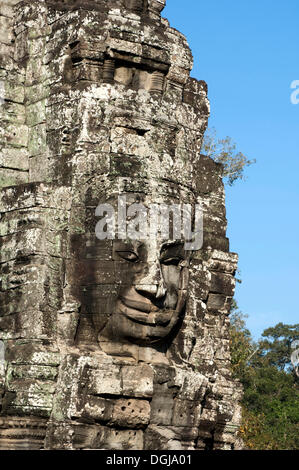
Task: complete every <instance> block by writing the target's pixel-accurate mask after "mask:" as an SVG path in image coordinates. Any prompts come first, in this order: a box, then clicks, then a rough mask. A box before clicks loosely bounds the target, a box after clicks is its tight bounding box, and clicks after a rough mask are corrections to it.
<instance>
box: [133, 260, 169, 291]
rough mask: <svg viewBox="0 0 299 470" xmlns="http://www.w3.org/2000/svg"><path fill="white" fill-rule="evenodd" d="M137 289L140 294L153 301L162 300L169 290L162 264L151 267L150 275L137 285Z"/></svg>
mask: <svg viewBox="0 0 299 470" xmlns="http://www.w3.org/2000/svg"><path fill="white" fill-rule="evenodd" d="M135 289H136V291H137V292H138V293H139V294H141V295H144V296H146V297H149V298H152V299H161V298H162V297H164V296H165V295H166V292H167V289H166V285H165V283H164V279H163V275H162V271H161V267H160V264H159V265H158V264H156V265H153V266H151V268H150V269H149V271H148V273H147V274H146V275H145V276H144V277H143V278H142V279H140V280H139V282H137V283H136V285H135Z"/></svg>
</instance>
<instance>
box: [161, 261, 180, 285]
mask: <svg viewBox="0 0 299 470" xmlns="http://www.w3.org/2000/svg"><path fill="white" fill-rule="evenodd" d="M162 273H163V279H164V283H165V285H166V287H167V289H169V290H171V291H173V290H175V291H178V290H179V287H180V278H181V269H180V268H179V267H177V266H162Z"/></svg>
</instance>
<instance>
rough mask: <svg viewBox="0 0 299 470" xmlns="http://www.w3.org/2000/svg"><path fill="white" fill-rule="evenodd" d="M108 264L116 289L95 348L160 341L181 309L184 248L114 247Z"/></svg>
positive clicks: (185, 262)
mask: <svg viewBox="0 0 299 470" xmlns="http://www.w3.org/2000/svg"><path fill="white" fill-rule="evenodd" d="M113 259H114V263H115V269H116V270H118V272H119V273H121V275H120V286H119V291H118V296H117V298H116V299H115V302H114V304H113V307H112V309H113V311H112V312H111V316H110V318H109V320H108V322H107V325H106V327H105V328H104V330H103V331H102V332H101V333H100V335H99V341H100V343H101V341H107V340H110V341H120V342H131V343H136V344H140V345H148V344H153V343H158V342H161V341H163V340H165V339H166V337H168V336H169V335H170V334H171V332H172V331H173V330H174V329H175V327H176V326H177V324H178V322H179V321H180V319H181V317H182V315H183V312H184V307H185V303H186V295H187V283H188V274H189V268H188V265H189V253H188V252H185V250H184V243H183V242H171V243H166V242H165V243H163V242H161V241H159V240H146V241H144V242H141V241H132V242H124V241H114V242H113Z"/></svg>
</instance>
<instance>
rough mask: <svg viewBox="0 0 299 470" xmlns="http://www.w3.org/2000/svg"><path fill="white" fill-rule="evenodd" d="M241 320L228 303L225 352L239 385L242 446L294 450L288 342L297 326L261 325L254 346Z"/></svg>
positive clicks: (294, 382) (295, 413) (297, 437)
mask: <svg viewBox="0 0 299 470" xmlns="http://www.w3.org/2000/svg"><path fill="white" fill-rule="evenodd" d="M245 318H246V317H245V316H244V315H243V314H242V313H241V312H240V311H239V310H238V306H237V304H236V303H234V304H233V307H232V322H231V354H232V369H233V373H234V375H235V376H236V377H237V378H238V379H239V380H240V381H241V383H242V384H243V389H244V397H243V402H242V407H243V422H242V426H241V428H240V434H241V436H242V439H243V441H244V443H245V445H246V447H247V448H248V449H256V450H276V449H298V448H299V432H298V431H299V429H298V423H299V407H298V403H299V387H298V378H297V376H296V374H295V373H294V368H293V367H292V366H291V351H292V349H291V344H292V342H293V341H294V340H296V339H298V338H299V336H298V335H299V325H284V324H283V323H279V324H278V325H276V326H274V327H270V328H267V329H266V330H265V331H264V332H263V335H262V339H261V340H260V341H259V342H258V343H256V344H255V343H254V341H253V340H252V337H251V334H250V332H249V330H248V329H247V328H246V323H245Z"/></svg>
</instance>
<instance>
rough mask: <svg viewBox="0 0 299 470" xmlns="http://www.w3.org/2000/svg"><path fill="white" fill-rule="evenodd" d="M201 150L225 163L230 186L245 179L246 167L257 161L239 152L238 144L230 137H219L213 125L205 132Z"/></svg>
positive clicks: (218, 161)
mask: <svg viewBox="0 0 299 470" xmlns="http://www.w3.org/2000/svg"><path fill="white" fill-rule="evenodd" d="M201 152H202V153H203V154H205V155H207V156H208V157H211V158H213V160H215V161H216V162H217V163H221V164H222V165H223V176H224V178H225V180H226V182H227V184H228V185H229V186H232V185H233V184H234V183H235V181H236V180H238V179H240V180H244V179H245V176H244V169H245V168H246V167H247V166H250V165H252V164H253V163H255V162H256V160H249V159H248V158H247V157H246V156H245V155H244V154H243V153H242V152H238V151H237V146H236V144H235V143H234V142H233V141H232V139H231V138H230V137H226V138H225V139H218V138H217V134H216V130H215V129H214V128H213V127H212V128H210V129H208V130H207V131H206V133H205V136H204V140H203V144H202V148H201Z"/></svg>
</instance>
